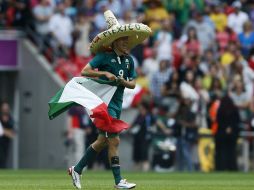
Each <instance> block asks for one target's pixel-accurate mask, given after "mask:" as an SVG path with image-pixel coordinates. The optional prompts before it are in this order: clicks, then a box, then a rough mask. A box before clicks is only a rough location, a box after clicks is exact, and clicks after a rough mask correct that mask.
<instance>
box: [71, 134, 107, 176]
mask: <svg viewBox="0 0 254 190" xmlns="http://www.w3.org/2000/svg"><path fill="white" fill-rule="evenodd" d="M106 145H107V138H106V137H104V136H102V135H99V136H98V138H97V140H96V141H95V142H94V143H93V144H91V145H90V146H89V147H88V148H87V150H86V152H85V155H84V156H83V157H82V158H81V160H80V161H79V162H78V164H77V165H76V166H75V168H74V170H75V171H76V172H77V173H79V174H81V173H82V170H83V169H84V168H85V167H86V166H87V165H88V163H89V162H92V161H93V160H94V159H95V158H96V156H97V154H98V153H99V152H100V151H101V150H102V149H103V148H105V146H106Z"/></svg>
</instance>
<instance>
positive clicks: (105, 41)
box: [90, 10, 152, 54]
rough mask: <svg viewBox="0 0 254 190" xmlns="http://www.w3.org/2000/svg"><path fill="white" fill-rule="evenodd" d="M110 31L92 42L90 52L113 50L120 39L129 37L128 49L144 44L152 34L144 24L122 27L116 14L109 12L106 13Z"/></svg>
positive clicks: (101, 34)
mask: <svg viewBox="0 0 254 190" xmlns="http://www.w3.org/2000/svg"><path fill="white" fill-rule="evenodd" d="M104 17H105V20H106V22H107V25H108V29H107V30H106V31H104V32H101V33H99V34H98V35H97V36H96V37H95V38H94V39H93V41H92V42H91V44H90V50H91V52H92V53H93V54H96V53H98V52H102V51H106V50H109V49H111V44H112V42H113V41H115V40H116V39H118V38H121V37H125V36H128V37H129V38H128V40H129V43H128V49H132V48H133V47H135V46H136V45H138V44H140V43H142V42H143V41H144V40H145V39H146V38H147V37H149V36H150V35H151V34H152V30H151V29H150V28H149V27H148V26H147V25H145V24H142V23H131V24H124V25H120V24H119V23H118V21H117V19H116V17H115V16H114V14H113V13H112V12H111V11H110V10H108V11H105V12H104Z"/></svg>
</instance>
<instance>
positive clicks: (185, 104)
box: [0, 0, 254, 170]
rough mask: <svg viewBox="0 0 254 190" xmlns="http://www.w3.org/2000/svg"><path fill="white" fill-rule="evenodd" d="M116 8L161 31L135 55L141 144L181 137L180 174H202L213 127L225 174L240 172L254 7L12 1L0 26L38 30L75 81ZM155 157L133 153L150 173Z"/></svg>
mask: <svg viewBox="0 0 254 190" xmlns="http://www.w3.org/2000/svg"><path fill="white" fill-rule="evenodd" d="M107 9H110V10H112V12H113V13H114V14H115V15H116V17H117V18H118V20H119V22H120V23H133V22H142V23H144V24H147V25H148V26H149V27H151V29H152V31H153V34H152V36H151V37H150V38H149V39H148V40H147V41H145V42H144V43H143V44H141V45H138V46H137V47H136V48H134V49H133V50H132V52H131V55H132V56H133V58H134V60H135V64H136V71H137V73H138V78H137V84H138V85H140V86H141V87H142V88H143V89H146V90H147V94H146V96H145V97H144V100H142V103H141V105H140V107H139V109H140V114H141V115H139V117H138V118H137V120H136V121H135V122H134V125H135V126H137V125H138V126H139V127H140V128H141V129H142V130H140V129H139V130H137V131H136V132H134V134H135V135H134V136H137V135H138V133H140V134H139V136H138V138H136V139H135V140H134V141H135V142H137V143H136V145H138V144H139V145H142V146H143V147H148V145H147V144H149V142H150V141H151V138H150V137H149V134H150V133H154V132H151V131H153V129H150V126H152V125H156V126H157V129H158V131H159V132H160V133H161V134H164V135H165V136H174V137H175V138H177V143H176V144H177V154H176V157H178V159H177V160H178V161H179V169H188V170H194V169H195V168H198V162H199V161H198V158H196V157H197V156H195V155H197V154H198V153H197V152H198V151H197V142H198V134H199V132H198V131H201V129H204V128H205V129H210V130H211V134H212V135H214V137H215V138H214V139H215V145H216V151H217V153H216V158H215V162H216V168H217V169H219V170H225V169H226V170H235V169H236V168H237V166H236V142H237V136H238V135H239V132H240V131H242V130H245V131H251V130H252V129H253V126H252V125H253V122H252V117H253V110H254V99H253V92H254V89H253V84H254V83H253V80H254V70H253V69H254V28H253V24H254V1H252V0H241V1H240V0H239V1H232V0H224V1H223V0H220V1H219V0H170V1H168V0H99V1H96V0H77V1H74V0H6V1H1V2H0V25H1V26H3V27H8V28H12V27H20V28H22V29H23V30H27V28H30V29H32V30H33V31H34V32H35V34H36V35H34V36H36V37H34V38H33V41H34V43H35V44H36V45H37V46H38V49H39V51H40V53H42V54H44V55H45V56H46V57H47V58H48V59H49V61H51V62H52V67H53V68H54V69H55V71H56V72H57V73H58V74H59V75H60V76H61V77H62V78H63V79H64V80H65V81H68V80H69V79H70V78H72V77H73V76H76V75H79V73H80V70H81V68H82V67H83V66H84V65H85V64H86V63H87V62H88V61H89V60H90V59H91V57H92V56H93V55H91V53H90V51H89V43H90V41H91V40H92V39H93V37H94V36H95V35H96V34H97V33H99V32H101V31H103V30H105V29H106V23H105V19H104V16H103V13H104V11H105V10H107ZM147 118H150V119H149V122H147ZM161 118H163V119H161ZM140 138H143V139H146V141H142V143H140V141H139V139H140ZM228 147H231V149H230V150H228ZM141 150H142V151H143V149H141ZM141 150H139V148H138V147H136V149H135V150H134V152H135V151H136V152H138V153H140V152H142V151H141ZM225 152H226V153H225ZM147 154H148V153H147V152H146V151H143V156H141V157H137V156H136V155H135V156H136V157H135V156H134V158H135V159H136V160H135V161H136V162H137V163H143V164H142V167H143V169H144V170H147V168H148V166H147V162H146V161H147V159H148V156H147ZM225 154H227V155H228V157H225V156H224V155H225ZM190 155H194V156H190ZM182 160H185V161H184V162H183V163H185V164H181V163H182V162H181V161H182Z"/></svg>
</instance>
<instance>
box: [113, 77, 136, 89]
mask: <svg viewBox="0 0 254 190" xmlns="http://www.w3.org/2000/svg"><path fill="white" fill-rule="evenodd" d="M117 82H118V84H119V85H122V86H124V87H126V88H130V89H134V88H135V86H136V80H135V79H133V80H130V81H127V80H125V79H124V78H122V77H119V78H117Z"/></svg>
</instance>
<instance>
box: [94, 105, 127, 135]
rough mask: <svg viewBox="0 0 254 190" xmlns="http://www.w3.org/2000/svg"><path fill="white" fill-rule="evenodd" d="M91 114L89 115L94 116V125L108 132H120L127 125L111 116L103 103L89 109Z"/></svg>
mask: <svg viewBox="0 0 254 190" xmlns="http://www.w3.org/2000/svg"><path fill="white" fill-rule="evenodd" d="M91 111H92V112H93V114H91V115H90V117H91V118H94V121H93V123H94V125H95V126H96V127H97V128H98V129H100V130H102V131H106V132H109V133H120V132H121V131H122V130H125V129H128V128H129V125H128V124H127V123H125V122H124V121H122V120H119V119H115V118H113V117H111V116H110V115H109V113H108V108H107V105H106V104H105V103H102V104H100V105H99V106H97V107H96V108H94V109H92V110H91Z"/></svg>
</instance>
